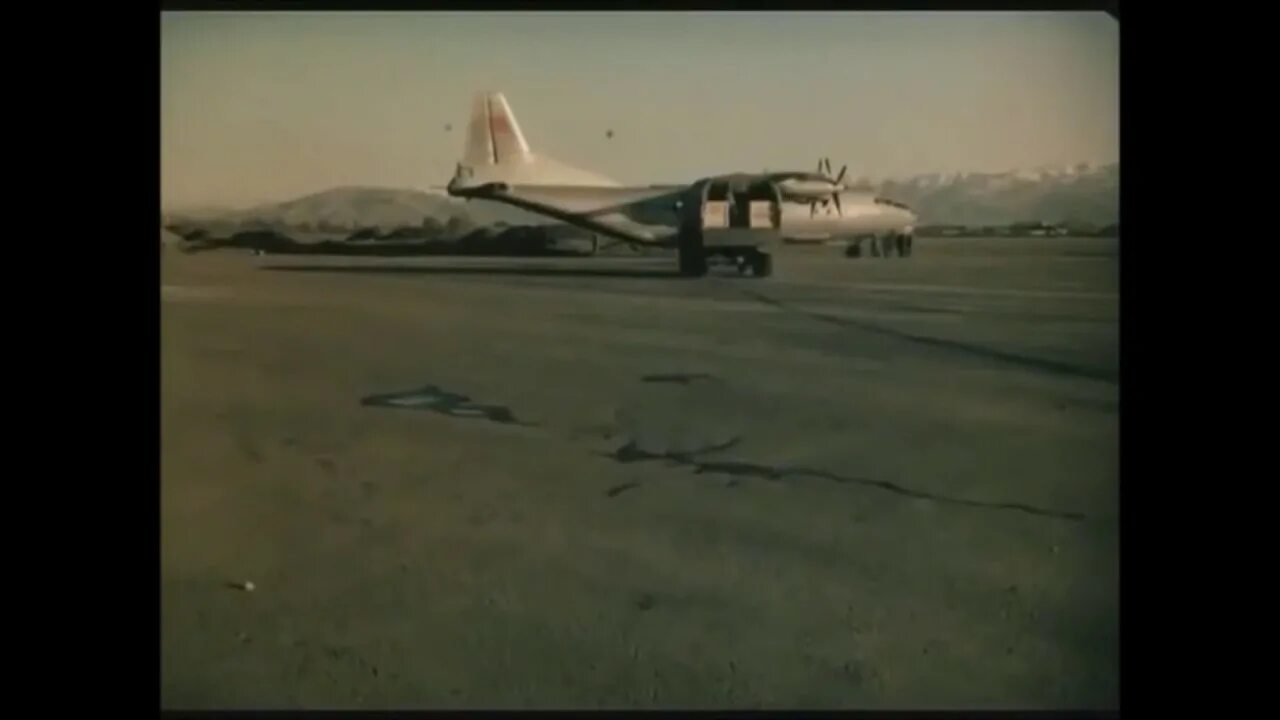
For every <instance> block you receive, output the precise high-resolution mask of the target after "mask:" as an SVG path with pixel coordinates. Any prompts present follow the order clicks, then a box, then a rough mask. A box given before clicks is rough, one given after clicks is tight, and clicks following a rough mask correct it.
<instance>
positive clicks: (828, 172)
mask: <svg viewBox="0 0 1280 720" xmlns="http://www.w3.org/2000/svg"><path fill="white" fill-rule="evenodd" d="M822 162H823V164H824V165H826V167H827V177H831V158H822Z"/></svg>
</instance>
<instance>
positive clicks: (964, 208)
mask: <svg viewBox="0 0 1280 720" xmlns="http://www.w3.org/2000/svg"><path fill="white" fill-rule="evenodd" d="M850 187H852V188H859V189H866V190H874V191H875V192H877V193H879V194H881V195H884V196H886V197H889V198H892V199H894V200H897V201H899V202H903V203H906V204H907V205H908V206H910V207H912V208H913V209H914V210H915V211H916V212H917V214H918V215H919V216H920V222H921V224H924V225H942V224H945V225H970V226H973V225H1003V224H1010V223H1016V222H1024V221H1040V222H1048V223H1061V222H1073V223H1090V224H1095V225H1105V224H1108V223H1115V222H1117V221H1118V220H1119V208H1120V165H1119V163H1111V164H1106V165H1089V164H1081V165H1075V166H1070V167H1057V168H1037V169H1032V170H1016V171H1009V172H1001V173H979V172H975V173H950V174H944V173H934V174H927V175H916V176H913V177H908V178H887V179H874V178H865V177H864V178H859V179H857V180H854V181H852V182H851V183H850ZM166 215H167V216H168V220H169V221H171V222H173V221H179V222H186V223H198V224H210V225H247V224H265V225H273V226H285V227H293V228H297V227H310V228H313V229H316V230H323V229H324V228H331V229H333V230H334V231H338V230H339V229H347V230H349V229H354V228H364V227H378V228H383V229H392V228H396V227H402V226H418V225H421V224H423V222H424V220H425V219H426V218H431V219H434V220H435V221H436V222H439V223H441V224H442V225H443V224H448V223H449V222H450V221H453V222H454V223H462V224H467V225H473V226H488V225H495V224H499V223H504V224H507V225H547V224H554V223H556V222H557V221H555V220H551V219H548V218H545V217H542V216H540V215H536V214H533V213H529V212H525V211H523V210H520V209H518V208H513V207H509V206H506V205H502V204H499V203H494V202H486V201H483V200H474V201H470V202H467V201H462V200H458V199H456V198H451V197H448V196H446V195H443V194H440V193H435V192H424V191H421V190H412V189H397V188H380V187H339V188H333V189H330V190H325V191H323V192H318V193H314V194H311V195H306V196H304V197H300V198H297V199H294V200H289V201H287V202H281V203H269V204H264V205H258V206H255V207H250V208H247V209H241V210H224V209H215V208H210V209H206V210H188V211H185V212H184V211H176V212H171V213H167V214H166Z"/></svg>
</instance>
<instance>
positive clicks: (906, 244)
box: [902, 235, 916, 257]
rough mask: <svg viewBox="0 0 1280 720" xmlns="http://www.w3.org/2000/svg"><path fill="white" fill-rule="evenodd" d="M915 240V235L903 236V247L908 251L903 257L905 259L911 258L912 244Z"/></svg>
mask: <svg viewBox="0 0 1280 720" xmlns="http://www.w3.org/2000/svg"><path fill="white" fill-rule="evenodd" d="M915 239H916V238H915V236H914V235H904V236H903V241H902V247H903V249H905V250H906V253H905V254H904V255H903V257H911V243H912V242H914V241H915Z"/></svg>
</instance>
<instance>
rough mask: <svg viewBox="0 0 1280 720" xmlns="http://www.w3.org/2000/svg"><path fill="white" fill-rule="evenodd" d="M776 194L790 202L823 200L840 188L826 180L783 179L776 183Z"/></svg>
mask: <svg viewBox="0 0 1280 720" xmlns="http://www.w3.org/2000/svg"><path fill="white" fill-rule="evenodd" d="M777 186H778V194H780V195H781V196H782V198H783V199H784V200H788V201H790V202H806V203H808V202H813V201H815V200H825V199H827V198H829V197H831V196H832V195H833V194H834V193H837V192H839V191H840V190H841V189H842V188H841V187H840V186H838V185H836V184H835V183H832V182H829V181H826V180H799V179H794V180H783V181H782V182H780V183H778V184H777Z"/></svg>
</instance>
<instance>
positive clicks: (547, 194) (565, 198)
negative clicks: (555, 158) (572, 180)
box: [453, 182, 676, 248]
mask: <svg viewBox="0 0 1280 720" xmlns="http://www.w3.org/2000/svg"><path fill="white" fill-rule="evenodd" d="M453 194H454V195H458V196H462V197H470V198H476V199H481V200H491V201H493V202H500V203H504V204H506V205H511V206H513V207H518V208H520V209H522V210H527V211H529V212H532V213H536V214H538V215H543V216H546V217H550V218H554V219H556V220H560V221H561V222H564V223H567V224H569V225H574V226H576V227H580V228H583V229H584V230H590V231H591V232H594V233H599V234H600V235H605V236H608V237H612V238H616V239H618V240H622V241H625V242H628V243H632V244H636V245H649V246H653V247H664V248H671V247H675V244H676V243H675V229H674V228H669V227H656V228H654V229H656V230H657V231H658V232H652V231H650V230H647V229H646V226H642V225H637V224H636V223H634V222H626V220H625V218H624V217H622V213H621V212H612V213H610V212H609V211H610V210H619V211H621V210H624V209H626V208H628V207H633V206H634V204H633V203H635V202H639V203H643V202H645V201H647V200H650V199H651V198H652V196H654V195H655V194H656V193H655V190H653V189H650V190H648V191H647V192H645V193H643V195H642V196H641V197H639V198H632V197H630V195H631V194H632V193H628V189H623V188H618V189H617V190H614V189H612V188H610V189H607V190H606V189H591V188H577V187H564V188H554V187H547V186H521V185H509V184H507V183H501V182H494V183H486V184H484V185H479V186H473V187H469V188H466V189H465V190H454V191H453ZM600 194H607V195H615V194H616V195H618V196H619V197H617V198H616V203H615V202H610V200H614V198H604V197H596V196H598V195H600ZM584 195H590V196H592V197H589V198H588V197H584ZM584 201H586V204H587V205H588V206H590V207H591V209H590V210H587V208H585V207H583V204H584ZM611 220H612V221H613V222H610V221H611Z"/></svg>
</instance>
